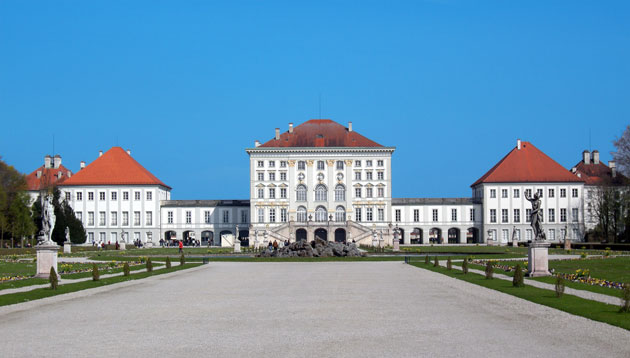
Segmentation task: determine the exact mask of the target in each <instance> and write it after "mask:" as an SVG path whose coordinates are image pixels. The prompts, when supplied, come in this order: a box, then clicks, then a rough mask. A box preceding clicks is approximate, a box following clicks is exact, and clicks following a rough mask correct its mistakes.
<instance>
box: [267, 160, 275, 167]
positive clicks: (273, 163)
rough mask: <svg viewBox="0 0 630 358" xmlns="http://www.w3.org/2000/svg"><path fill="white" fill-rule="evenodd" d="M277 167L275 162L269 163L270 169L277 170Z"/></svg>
mask: <svg viewBox="0 0 630 358" xmlns="http://www.w3.org/2000/svg"><path fill="white" fill-rule="evenodd" d="M275 167H276V162H275V161H273V160H270V161H269V168H275Z"/></svg>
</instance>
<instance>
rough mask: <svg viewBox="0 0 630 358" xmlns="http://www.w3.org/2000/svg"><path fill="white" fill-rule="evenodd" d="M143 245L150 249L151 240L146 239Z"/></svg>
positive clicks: (151, 245)
mask: <svg viewBox="0 0 630 358" xmlns="http://www.w3.org/2000/svg"><path fill="white" fill-rule="evenodd" d="M144 247H146V248H147V249H150V248H152V247H153V241H147V242H145V243H144Z"/></svg>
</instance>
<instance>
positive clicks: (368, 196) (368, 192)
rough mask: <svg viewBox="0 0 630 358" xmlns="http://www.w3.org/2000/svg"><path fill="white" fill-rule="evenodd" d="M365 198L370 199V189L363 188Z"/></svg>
mask: <svg viewBox="0 0 630 358" xmlns="http://www.w3.org/2000/svg"><path fill="white" fill-rule="evenodd" d="M365 197H366V198H371V197H372V188H365Z"/></svg>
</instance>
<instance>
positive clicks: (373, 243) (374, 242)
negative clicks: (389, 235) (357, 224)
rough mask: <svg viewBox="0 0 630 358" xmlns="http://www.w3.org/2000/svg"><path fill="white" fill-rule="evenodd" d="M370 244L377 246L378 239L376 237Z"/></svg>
mask: <svg viewBox="0 0 630 358" xmlns="http://www.w3.org/2000/svg"><path fill="white" fill-rule="evenodd" d="M372 246H373V247H378V240H377V239H374V240H372Z"/></svg>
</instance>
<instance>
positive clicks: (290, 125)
mask: <svg viewBox="0 0 630 358" xmlns="http://www.w3.org/2000/svg"><path fill="white" fill-rule="evenodd" d="M289 133H293V123H289Z"/></svg>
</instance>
